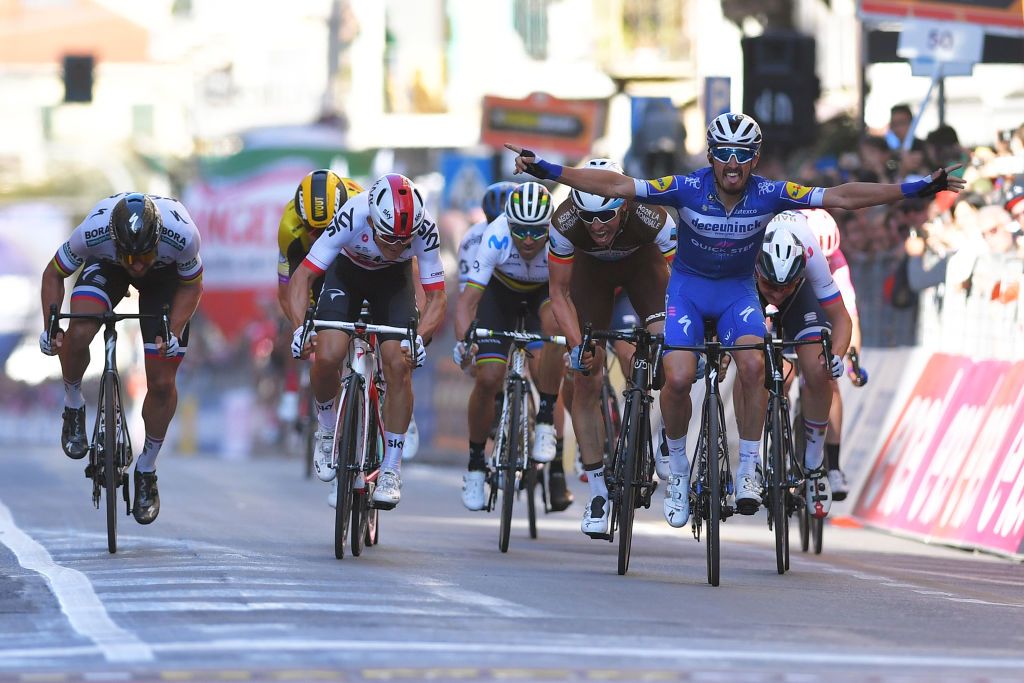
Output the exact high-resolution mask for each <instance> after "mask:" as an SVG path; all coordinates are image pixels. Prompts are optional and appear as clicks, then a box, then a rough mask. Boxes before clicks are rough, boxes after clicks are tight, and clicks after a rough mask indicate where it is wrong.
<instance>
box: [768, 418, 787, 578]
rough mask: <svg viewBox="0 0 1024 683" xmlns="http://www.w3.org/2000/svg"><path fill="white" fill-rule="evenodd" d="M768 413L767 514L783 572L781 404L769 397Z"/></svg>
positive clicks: (777, 562)
mask: <svg viewBox="0 0 1024 683" xmlns="http://www.w3.org/2000/svg"><path fill="white" fill-rule="evenodd" d="M768 414H769V416H770V423H769V426H770V429H771V431H770V433H769V440H770V443H771V445H770V446H769V452H768V454H769V458H770V462H769V470H770V471H769V474H768V479H769V481H768V514H769V515H770V517H771V523H772V528H773V529H774V530H775V568H776V569H777V570H778V572H779V573H780V574H785V573H786V568H787V565H788V564H789V562H788V560H789V558H788V555H789V543H788V536H789V517H788V516H787V515H786V482H785V477H786V465H785V462H784V457H783V456H784V452H785V451H784V447H783V438H784V437H783V431H782V405H781V404H780V402H779V400H778V399H776V398H772V399H770V401H769V404H768Z"/></svg>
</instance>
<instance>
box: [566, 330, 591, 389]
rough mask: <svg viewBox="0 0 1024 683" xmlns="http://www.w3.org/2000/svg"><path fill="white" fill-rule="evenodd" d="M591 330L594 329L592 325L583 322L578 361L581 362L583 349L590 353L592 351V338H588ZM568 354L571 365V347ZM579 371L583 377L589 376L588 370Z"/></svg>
mask: <svg viewBox="0 0 1024 683" xmlns="http://www.w3.org/2000/svg"><path fill="white" fill-rule="evenodd" d="M593 331H594V326H593V325H591V324H590V323H587V324H585V325H584V326H583V343H581V344H580V363H582V362H583V352H584V351H590V352H591V353H593V352H594V340H593V339H591V338H590V337H591V333H592V332H593ZM569 355H570V358H569V364H570V365H572V357H571V356H572V350H571V349H570V350H569ZM580 373H581V374H582V375H583V376H584V377H589V376H590V370H580Z"/></svg>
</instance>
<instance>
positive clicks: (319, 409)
mask: <svg viewBox="0 0 1024 683" xmlns="http://www.w3.org/2000/svg"><path fill="white" fill-rule="evenodd" d="M334 401H335V399H333V398H332V399H331V400H330V401H324V402H323V403H321V402H320V401H317V402H316V420H317V422H319V423H320V429H323V430H324V431H328V432H330V431H333V430H334V425H336V424H337V423H338V412H337V411H336V410H335V409H334Z"/></svg>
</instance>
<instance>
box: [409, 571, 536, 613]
mask: <svg viewBox="0 0 1024 683" xmlns="http://www.w3.org/2000/svg"><path fill="white" fill-rule="evenodd" d="M411 583H412V585H413V586H416V587H417V588H422V589H423V590H425V591H427V592H429V593H431V594H433V595H436V596H437V597H439V598H441V599H442V600H445V601H449V602H453V603H455V604H457V605H465V606H466V607H471V608H482V609H485V610H487V611H489V612H492V613H494V614H497V615H498V616H501V617H508V618H512V619H524V618H527V619H535V618H539V617H543V616H544V613H543V612H541V611H539V610H535V609H533V608H532V607H526V606H525V605H519V604H517V603H514V602H510V601H508V600H503V599H501V598H496V597H494V596H492V595H486V594H484V593H477V592H475V591H471V590H468V589H466V588H462V587H461V586H456V585H454V584H451V583H445V582H443V581H437V580H435V579H418V580H414V581H412V582H411Z"/></svg>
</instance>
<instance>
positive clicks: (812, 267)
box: [765, 211, 841, 305]
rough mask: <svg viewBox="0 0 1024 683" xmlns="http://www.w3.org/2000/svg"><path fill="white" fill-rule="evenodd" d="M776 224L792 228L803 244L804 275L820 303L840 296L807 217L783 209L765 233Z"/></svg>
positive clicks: (830, 301)
mask: <svg viewBox="0 0 1024 683" xmlns="http://www.w3.org/2000/svg"><path fill="white" fill-rule="evenodd" d="M778 225H785V226H787V227H789V228H790V230H792V232H793V234H794V235H796V238H797V239H798V240H800V243H801V244H803V245H804V251H805V252H806V254H807V267H806V268H805V269H804V277H805V278H807V281H808V282H809V283H810V285H811V287H812V288H813V290H814V296H815V297H817V299H818V301H819V302H820V303H821V304H822V305H828V304H831V303H833V302H836V301H837V300H838V299H840V298H841V294H840V292H839V285H837V284H836V281H835V279H833V277H832V270H831V269H830V268H829V266H828V259H827V258H825V254H824V253H823V252H822V251H821V247H820V246H819V245H818V238H817V237H816V236H815V234H814V231H813V230H811V227H810V226H809V225H808V224H807V217H806V216H805V215H804V214H802V213H800V212H799V211H783V212H782V213H780V214H778V215H776V216H775V217H774V218H772V220H771V221H770V222H769V223H768V229H767V230H766V231H765V233H766V234H767V233H768V232H771V230H772V228H773V227H775V226H778Z"/></svg>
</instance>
